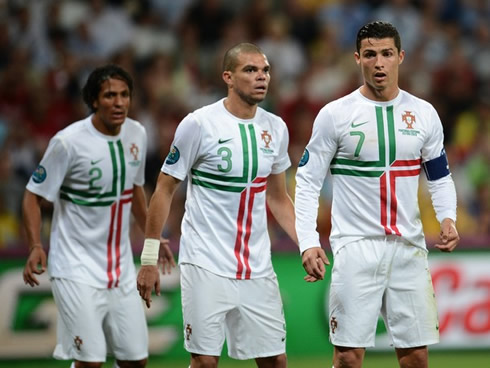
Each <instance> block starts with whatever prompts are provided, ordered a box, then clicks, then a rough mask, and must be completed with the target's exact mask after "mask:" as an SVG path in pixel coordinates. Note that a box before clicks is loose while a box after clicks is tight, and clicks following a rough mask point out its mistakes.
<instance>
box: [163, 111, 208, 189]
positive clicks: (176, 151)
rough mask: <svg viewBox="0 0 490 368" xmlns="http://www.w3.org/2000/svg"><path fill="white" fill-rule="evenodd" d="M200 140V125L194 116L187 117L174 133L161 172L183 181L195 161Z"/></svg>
mask: <svg viewBox="0 0 490 368" xmlns="http://www.w3.org/2000/svg"><path fill="white" fill-rule="evenodd" d="M200 140H201V124H200V123H199V122H198V121H197V119H196V118H195V115H194V114H189V115H187V116H186V117H185V118H184V119H183V120H182V121H181V122H180V124H179V126H178V127H177V129H176V131H175V136H174V140H173V142H172V145H171V147H170V151H169V153H168V155H167V157H166V158H165V162H164V163H163V166H162V169H161V171H162V172H164V173H165V174H168V175H171V176H173V177H175V178H177V179H179V180H181V181H182V180H184V179H185V178H186V176H187V173H188V172H189V171H190V169H191V167H192V166H193V165H194V163H195V162H196V160H197V155H198V152H199V146H200Z"/></svg>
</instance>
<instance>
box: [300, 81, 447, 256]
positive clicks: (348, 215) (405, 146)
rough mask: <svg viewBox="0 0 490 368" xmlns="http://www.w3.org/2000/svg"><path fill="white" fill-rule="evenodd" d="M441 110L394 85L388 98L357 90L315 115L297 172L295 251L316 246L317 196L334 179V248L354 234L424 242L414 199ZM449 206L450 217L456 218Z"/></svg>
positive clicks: (437, 152)
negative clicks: (394, 90) (394, 91)
mask: <svg viewBox="0 0 490 368" xmlns="http://www.w3.org/2000/svg"><path fill="white" fill-rule="evenodd" d="M443 150H444V147H443V130H442V124H441V121H440V119H439V116H438V114H437V112H436V111H435V109H434V108H433V107H432V105H431V104H429V103H428V102H426V101H424V100H421V99H419V98H417V97H415V96H413V95H411V94H409V93H407V92H405V91H402V90H400V92H399V94H398V96H397V97H396V98H395V99H394V100H392V101H388V102H378V101H372V100H369V99H367V98H365V97H364V96H363V95H362V94H361V93H360V91H359V90H356V91H354V92H352V93H351V94H349V95H347V96H345V97H343V98H340V99H338V100H336V101H333V102H331V103H329V104H327V105H326V106H325V107H324V108H323V109H322V110H321V111H320V112H319V114H318V116H317V118H316V119H315V122H314V126H313V133H312V136H311V139H310V142H309V143H308V145H307V147H306V150H305V152H304V154H303V157H302V159H301V161H300V164H299V168H298V171H297V174H296V181H297V187H296V196H295V206H296V229H297V232H298V238H299V242H300V248H301V250H304V249H307V248H309V247H311V246H319V245H320V242H319V236H318V233H317V231H316V218H317V211H318V195H319V193H320V189H321V187H322V185H323V181H324V178H325V175H326V173H327V170H328V169H330V173H331V174H332V181H333V202H332V216H331V218H332V230H331V234H330V244H331V247H332V251H333V252H335V251H336V250H337V249H339V248H340V247H341V246H343V245H345V244H347V243H349V242H351V241H353V240H357V239H360V238H364V237H371V236H383V235H390V234H392V235H398V236H402V237H404V238H406V239H407V240H408V241H409V242H410V243H412V244H414V245H416V246H418V247H420V248H424V249H425V248H426V245H425V239H424V234H423V231H422V222H421V220H420V213H419V208H418V201H417V198H418V197H417V191H418V183H419V175H420V172H421V165H422V163H423V162H426V161H429V160H432V159H434V158H437V157H439V156H441V154H442V153H443ZM455 211H456V209H455V208H454V217H452V216H453V215H451V216H450V217H452V218H455Z"/></svg>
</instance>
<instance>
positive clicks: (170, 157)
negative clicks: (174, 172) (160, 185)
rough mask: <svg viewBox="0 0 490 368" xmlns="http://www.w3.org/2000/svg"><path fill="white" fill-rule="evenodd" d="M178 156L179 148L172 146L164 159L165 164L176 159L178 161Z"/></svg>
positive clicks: (174, 161)
mask: <svg viewBox="0 0 490 368" xmlns="http://www.w3.org/2000/svg"><path fill="white" fill-rule="evenodd" d="M179 158H180V152H179V149H178V148H177V147H176V146H172V148H171V149H170V152H169V153H168V155H167V159H166V160H165V163H166V164H167V165H173V164H175V163H176V162H177V161H179Z"/></svg>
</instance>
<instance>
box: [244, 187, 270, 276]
mask: <svg viewBox="0 0 490 368" xmlns="http://www.w3.org/2000/svg"><path fill="white" fill-rule="evenodd" d="M255 182H256V181H255V180H254V183H255ZM266 188H267V185H263V186H260V187H253V188H250V198H249V200H248V211H247V226H246V230H247V232H246V233H245V249H244V250H243V261H244V262H245V267H246V271H245V279H246V280H248V279H250V275H251V274H252V269H251V268H250V264H249V262H248V258H249V256H250V248H249V246H248V244H249V243H248V241H249V239H250V235H251V234H252V210H253V205H254V199H255V194H256V193H260V192H263V191H264V190H265V189H266Z"/></svg>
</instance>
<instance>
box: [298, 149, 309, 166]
mask: <svg viewBox="0 0 490 368" xmlns="http://www.w3.org/2000/svg"><path fill="white" fill-rule="evenodd" d="M309 159H310V152H309V151H308V149H306V148H305V151H304V152H303V156H301V160H299V164H298V167H301V166H305V165H306V164H307V163H308V160H309Z"/></svg>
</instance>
